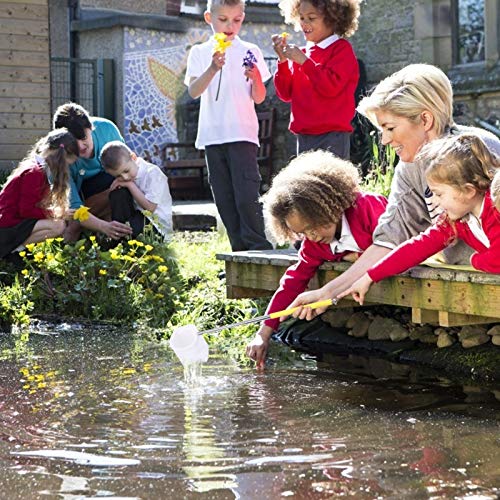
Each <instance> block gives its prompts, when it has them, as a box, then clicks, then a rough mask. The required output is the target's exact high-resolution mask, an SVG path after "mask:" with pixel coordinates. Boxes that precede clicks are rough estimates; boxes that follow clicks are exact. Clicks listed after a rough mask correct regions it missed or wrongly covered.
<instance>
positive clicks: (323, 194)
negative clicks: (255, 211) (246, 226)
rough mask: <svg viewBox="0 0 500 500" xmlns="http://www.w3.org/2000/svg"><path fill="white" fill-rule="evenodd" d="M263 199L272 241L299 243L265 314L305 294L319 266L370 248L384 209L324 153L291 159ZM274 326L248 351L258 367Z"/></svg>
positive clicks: (350, 171)
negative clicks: (294, 262)
mask: <svg viewBox="0 0 500 500" xmlns="http://www.w3.org/2000/svg"><path fill="white" fill-rule="evenodd" d="M262 199H263V202H264V216H265V218H266V224H267V225H268V227H269V229H270V230H271V232H272V233H273V234H274V236H275V238H276V240H277V241H278V242H280V243H283V242H285V241H295V240H296V239H297V238H301V239H302V240H303V242H302V245H301V248H300V250H299V255H298V258H299V260H298V262H297V263H296V264H295V265H293V266H291V267H289V268H288V269H287V271H286V272H285V274H284V275H283V277H282V278H281V281H280V287H279V288H278V290H277V291H276V292H275V294H274V296H273V298H272V299H271V302H270V303H269V305H268V307H267V313H268V314H269V313H272V312H276V311H279V310H281V309H285V308H286V306H288V304H290V302H292V301H293V300H294V299H295V297H297V295H298V294H299V293H301V292H303V291H304V290H305V289H306V287H307V284H308V283H309V280H310V279H311V278H312V277H313V276H314V273H315V272H316V270H317V269H318V267H319V266H320V265H321V264H322V263H323V262H325V261H339V260H349V261H353V260H355V259H356V258H357V257H358V256H359V254H360V253H361V252H363V250H364V249H365V248H367V247H368V246H370V245H371V244H372V232H373V230H374V229H375V227H376V225H377V221H378V218H379V216H380V215H381V214H382V213H383V212H384V210H385V207H386V204H387V200H386V199H385V198H384V197H383V196H380V195H375V194H368V193H363V192H361V191H360V188H359V173H358V170H357V169H356V167H354V165H352V164H351V163H350V162H347V161H344V160H341V159H340V158H337V157H336V156H335V155H333V154H332V153H330V152H328V151H310V152H307V153H303V154H301V155H300V156H298V157H297V158H295V159H294V160H292V161H291V162H290V164H289V165H288V166H287V167H286V168H285V169H283V170H281V171H280V172H279V174H278V175H277V176H276V177H275V178H274V180H273V184H272V186H271V189H270V190H269V191H268V192H267V193H266V194H265V195H264V196H263V198H262ZM278 325H279V320H267V321H265V322H264V323H263V324H262V325H261V327H260V328H259V330H258V332H257V334H256V336H255V338H254V340H253V341H252V342H251V344H250V345H249V346H248V347H247V354H248V356H249V357H250V358H252V359H254V360H255V361H256V363H257V366H258V367H261V366H263V363H264V360H265V357H266V353H267V347H268V344H269V339H270V337H271V334H272V333H273V330H275V329H276V328H277V326H278Z"/></svg>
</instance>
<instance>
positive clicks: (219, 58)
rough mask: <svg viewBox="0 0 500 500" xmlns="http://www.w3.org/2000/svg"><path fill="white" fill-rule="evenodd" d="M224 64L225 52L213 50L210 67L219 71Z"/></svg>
mask: <svg viewBox="0 0 500 500" xmlns="http://www.w3.org/2000/svg"><path fill="white" fill-rule="evenodd" d="M224 64H226V54H223V53H222V52H214V53H213V54H212V64H211V66H212V69H213V70H214V71H219V70H221V69H222V67H223V66H224Z"/></svg>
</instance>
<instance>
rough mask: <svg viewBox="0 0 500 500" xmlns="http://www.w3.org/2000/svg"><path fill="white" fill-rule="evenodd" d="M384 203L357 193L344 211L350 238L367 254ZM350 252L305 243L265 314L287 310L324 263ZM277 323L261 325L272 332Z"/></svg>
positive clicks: (367, 195)
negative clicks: (338, 251) (353, 200)
mask: <svg viewBox="0 0 500 500" xmlns="http://www.w3.org/2000/svg"><path fill="white" fill-rule="evenodd" d="M386 206H387V200H386V199H385V198H384V197H383V196H380V195H376V194H371V193H359V194H358V196H357V198H356V202H355V205H354V206H352V207H350V208H348V209H347V210H346V211H345V216H346V219H347V222H348V223H349V227H350V229H351V232H352V235H353V237H354V239H355V241H356V243H357V244H358V246H359V248H361V249H362V250H366V249H367V248H368V247H369V246H370V245H371V244H372V233H373V231H374V229H375V228H376V227H377V223H378V218H379V217H380V215H382V213H383V212H384V211H385V207H386ZM346 253H349V252H342V253H337V254H334V253H333V252H332V249H331V247H330V245H329V244H328V243H315V242H314V241H311V240H308V239H307V238H306V239H304V241H303V242H302V245H301V247H300V250H299V261H298V262H297V263H296V264H294V265H293V266H290V267H289V268H288V269H287V270H286V272H285V274H284V275H283V277H282V278H281V280H280V286H279V288H278V290H276V292H275V293H274V295H273V298H272V299H271V302H269V305H268V306H267V311H266V314H269V313H272V312H276V311H281V310H283V309H286V308H287V307H288V306H289V304H290V303H291V302H293V300H294V299H295V298H296V297H297V295H299V293H302V292H303V291H304V290H305V289H306V287H307V285H308V283H309V280H310V279H311V278H312V277H313V276H314V273H315V272H316V270H317V269H318V267H319V266H320V265H321V264H323V262H327V261H328V262H334V261H339V260H341V259H342V257H343V256H344V255H345V254H346ZM279 322H280V321H279V319H268V320H266V321H265V322H264V323H265V324H266V325H267V326H270V327H271V328H273V330H275V329H276V328H277V327H278V325H279Z"/></svg>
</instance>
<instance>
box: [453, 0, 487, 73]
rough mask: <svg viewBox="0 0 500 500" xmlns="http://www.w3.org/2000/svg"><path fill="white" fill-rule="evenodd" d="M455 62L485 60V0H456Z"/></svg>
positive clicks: (468, 62) (463, 62) (467, 62)
mask: <svg viewBox="0 0 500 500" xmlns="http://www.w3.org/2000/svg"><path fill="white" fill-rule="evenodd" d="M453 3H454V4H455V5H454V10H455V16H454V18H455V30H454V31H455V37H454V44H455V47H454V49H455V50H454V51H453V52H454V58H453V59H454V61H453V62H454V63H455V64H470V63H476V62H484V60H485V45H486V36H485V15H484V14H485V8H484V4H485V0H455V1H454V2H453Z"/></svg>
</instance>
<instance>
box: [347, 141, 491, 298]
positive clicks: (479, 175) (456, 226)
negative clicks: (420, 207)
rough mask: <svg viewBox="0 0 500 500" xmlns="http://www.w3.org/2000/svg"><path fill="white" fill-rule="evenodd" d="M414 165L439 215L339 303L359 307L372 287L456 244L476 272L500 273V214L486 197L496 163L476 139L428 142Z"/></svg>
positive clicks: (351, 288) (355, 286) (356, 284)
mask: <svg viewBox="0 0 500 500" xmlns="http://www.w3.org/2000/svg"><path fill="white" fill-rule="evenodd" d="M415 163H416V165H417V166H418V165H420V166H422V165H426V166H427V167H426V170H425V175H426V178H427V183H428V185H429V188H430V189H431V191H432V192H433V194H434V196H435V199H436V202H437V203H438V205H439V208H440V209H441V210H442V211H443V212H442V213H441V215H440V216H439V218H438V219H437V221H436V223H435V224H433V225H432V226H431V227H429V229H427V230H426V231H425V232H423V233H420V234H419V235H418V236H414V237H413V238H411V239H410V240H408V241H406V242H404V243H402V244H401V245H399V246H398V247H397V248H395V249H394V250H392V251H391V252H390V253H389V254H387V255H386V256H385V257H384V258H383V259H382V260H381V261H379V262H378V263H377V264H376V265H374V266H373V267H371V268H370V269H369V270H368V271H367V272H366V273H365V274H364V275H363V276H362V277H361V278H360V279H359V280H358V281H356V282H355V283H354V284H353V285H352V286H351V287H350V288H349V289H348V290H346V291H345V292H343V293H341V294H340V295H339V296H338V298H340V297H344V296H346V295H348V294H352V296H353V298H354V299H355V300H356V301H357V302H359V303H360V304H362V303H363V301H364V297H365V294H366V293H367V292H368V289H369V288H370V285H371V284H372V283H373V282H374V281H375V282H377V281H380V280H382V279H384V278H387V277H389V276H393V275H394V274H398V273H402V272H404V271H406V270H407V269H409V268H410V267H413V266H416V265H417V264H420V263H421V262H422V261H424V260H425V259H427V258H428V257H431V256H432V255H434V254H436V253H437V252H440V251H441V250H443V249H444V248H446V247H447V246H449V245H450V244H451V243H453V242H454V241H455V240H456V239H461V240H463V241H464V242H465V243H467V244H468V245H469V246H470V247H472V248H473V249H474V250H475V252H474V253H473V254H472V256H471V258H470V263H471V265H472V266H473V267H474V268H475V269H478V270H480V271H485V272H487V273H500V212H499V211H498V210H497V208H496V207H495V204H494V202H493V200H492V198H491V194H490V187H491V182H492V179H493V176H494V174H495V170H496V169H498V168H499V167H500V159H499V158H498V157H497V156H496V155H495V154H494V153H491V152H490V150H489V149H488V148H487V147H486V145H485V144H484V143H483V141H482V140H481V139H480V138H479V137H478V136H477V135H472V134H463V135H459V136H447V137H446V138H443V139H436V140H433V141H431V142H429V143H428V144H427V145H425V146H424V147H423V148H422V149H421V151H420V152H419V153H418V155H417V156H416V158H415Z"/></svg>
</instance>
